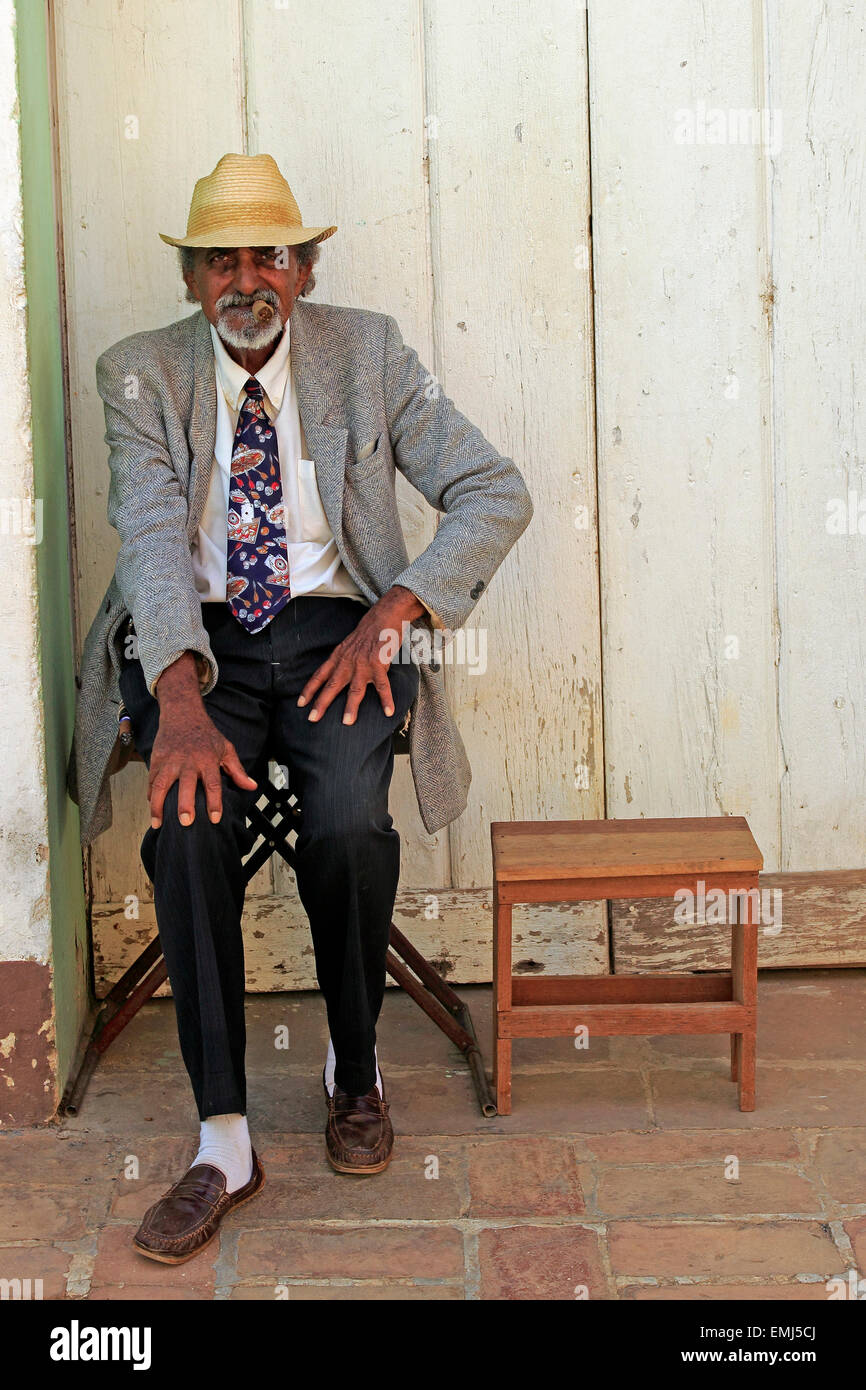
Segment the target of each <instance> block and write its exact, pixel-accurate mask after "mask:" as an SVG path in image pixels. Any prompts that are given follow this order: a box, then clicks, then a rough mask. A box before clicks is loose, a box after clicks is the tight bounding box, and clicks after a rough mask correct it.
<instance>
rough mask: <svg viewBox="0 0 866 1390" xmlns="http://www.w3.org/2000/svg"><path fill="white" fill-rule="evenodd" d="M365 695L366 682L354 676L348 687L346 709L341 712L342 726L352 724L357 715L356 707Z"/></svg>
mask: <svg viewBox="0 0 866 1390" xmlns="http://www.w3.org/2000/svg"><path fill="white" fill-rule="evenodd" d="M366 693H367V682H366V681H362V680H359V679H358V677H357V676H355V677H354V678H353V680H352V684H351V685H350V686H349V692H348V694H347V696H346V708H345V710H344V712H343V723H344V724H354V722H355V716H356V715H357V713H358V707H359V705H360V703H361V701H362V700H363V698H364V696H365V695H366Z"/></svg>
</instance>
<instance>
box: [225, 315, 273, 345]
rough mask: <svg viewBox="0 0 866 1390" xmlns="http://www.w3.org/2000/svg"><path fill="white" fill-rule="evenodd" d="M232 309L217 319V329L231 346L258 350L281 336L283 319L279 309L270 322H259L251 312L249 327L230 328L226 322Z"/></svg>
mask: <svg viewBox="0 0 866 1390" xmlns="http://www.w3.org/2000/svg"><path fill="white" fill-rule="evenodd" d="M227 313H231V310H224V311H223V312H222V313H221V314H220V315H219V318H218V319H217V321H216V331H217V333H218V334H219V335H220V337H221V338H222V340H223V342H224V343H228V345H229V347H233V348H239V349H240V350H241V351H244V350H247V351H250V352H258V350H259V349H260V348H264V347H267V346H268V343H272V342H274V341H275V339H277V338H279V336H280V334H281V333H282V331H283V327H284V324H283V319H282V315H281V314H280V312H279V310H277V312H276V313H275V314H274V316H273V318H272V319H271V320H270V322H269V323H264V324H262V323H259V322H258V320H257V319H255V318H254V317H253V315H252V312H250V319H251V324H250V327H249V328H248V329H234V328H229V326H228V324H227V323H226V322H225V318H226V314H227Z"/></svg>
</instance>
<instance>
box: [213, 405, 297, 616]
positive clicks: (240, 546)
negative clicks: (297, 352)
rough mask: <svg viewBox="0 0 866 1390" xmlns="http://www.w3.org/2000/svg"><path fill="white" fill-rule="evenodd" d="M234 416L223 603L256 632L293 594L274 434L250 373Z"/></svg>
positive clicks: (278, 456) (275, 436)
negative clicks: (242, 400)
mask: <svg viewBox="0 0 866 1390" xmlns="http://www.w3.org/2000/svg"><path fill="white" fill-rule="evenodd" d="M244 389H245V391H246V397H245V399H244V402H243V404H242V406H241V412H240V415H239V416H238V426H237V429H236V431H235V441H234V447H233V449H232V472H231V483H230V487H229V511H228V549H227V552H226V569H227V576H226V601H227V602H228V605H229V607H230V608H231V610H232V612H233V613H234V615H235V617H236V618H237V620H238V622H239V623H240V624H241V625H242V626H243V627H245V628H246V630H247V632H261V630H262V628H264V627H267V625H268V623H269V622H270V621H271V619H272V618H273V617H275V616H276V614H277V613H278V612H279V611H280V609H281V608H282V607H284V605H285V604H286V603H288V601H289V599H290V598H291V596H292V591H291V588H290V586H289V558H288V548H287V545H286V514H285V507H284V504H283V485H282V480H281V478H280V455H279V450H278V448H277V432H276V430H275V429H274V426H273V425H272V424H271V422H270V420H269V419H268V416H267V413H266V411H265V406H264V393H263V391H262V388H261V386H260V385H259V383H258V382H257V381H255V380H254V379H253V378H252V377H250V378H249V380H248V381H247V384H246V387H245V388H244Z"/></svg>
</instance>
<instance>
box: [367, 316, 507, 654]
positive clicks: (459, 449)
mask: <svg viewBox="0 0 866 1390" xmlns="http://www.w3.org/2000/svg"><path fill="white" fill-rule="evenodd" d="M385 317H386V336H385V364H384V391H385V409H386V414H387V418H388V427H389V434H390V439H391V445H392V448H393V450H394V458H395V463H396V466H397V467H398V468H399V469H400V472H401V473H403V474H404V475H405V477H406V478H408V480H409V482H410V483H411V484H412V486H413V487H415V488H417V489H418V491H419V492H421V493H422V494H423V496H424V497H426V499H427V501H428V502H429V503H430V505H431V506H432V507H435V508H436V510H437V511H438V512H441V513H444V515H443V516H442V517H441V518H440V520H439V524H438V526H437V528H436V534H435V536H434V537H433V539H432V540H431V542H430V544H429V545H428V546H427V548H426V550H424V551H422V553H421V554H420V555H419V556H418V557H417V559H415V560H413V561H412V563H411V564H410V565H408V566H407V568H406V569H404V570H402V571H401V572H400V574H398V575H397V576H396V577H395V578H394V579H393V581H392V583H394V584H400V585H402V586H403V587H404V588H407V589H411V590H412V592H413V593H414V594H416V595H417V596H418V598H419V599H420V600H421V602H422V603H423V604H424V606H425V607H426V608H428V609H430V610H432V611H433V612H434V613H435V614H437V615H438V616H439V618H440V620H441V622H442V623H443V624H444V625H445V627H447V628H451V629H456V628H460V627H462V626H463V624H464V623H465V622H466V619H467V618H468V617H469V614H470V613H471V612H472V610H473V608H474V607H475V605H476V603H477V602H478V599H479V598H480V596H481V593H482V591H483V590H484V589H485V588H486V586H487V585H488V584H489V583H490V580H491V579H492V577H493V575H494V573H495V572H496V570H497V569H498V568H499V566H500V565H501V563H502V561H503V560H504V559H505V556H506V555H507V554H508V552H509V550H510V549H511V547H512V546H513V545H514V543H515V541H516V540H517V539H518V537H519V536H520V535H521V534H522V533H523V532H524V531H525V530H526V527H527V526H528V525H529V522H530V521H531V519H532V515H533V510H534V508H533V503H532V498H531V497H530V495H529V491H528V489H527V487H526V483H525V482H524V480H523V476H522V474H521V472H520V470H519V469H518V467H517V465H516V464H515V463H514V462H513V461H512V460H511V459H510V458H505V457H504V456H503V455H502V454H500V453H499V452H498V451H497V450H496V449H494V447H493V445H492V444H490V443H489V441H488V440H487V439H485V437H484V435H483V434H482V433H481V431H480V430H479V429H477V428H476V426H475V425H473V424H471V422H470V421H469V420H467V419H466V417H465V415H462V414H461V413H460V411H459V410H457V409H456V408H455V406H454V403H453V401H451V400H450V399H449V397H448V396H446V395H445V393H444V391H443V390H442V388H441V386H440V385H439V383H438V382H437V381H436V380H435V378H434V377H433V376H432V375H431V373H430V372H428V371H427V369H426V368H425V367H424V366H423V364H422V363H421V362H420V361H419V359H418V354H417V353H416V352H415V350H414V348H411V347H408V346H407V345H406V344H405V343H404V342H403V338H402V335H401V333H400V329H399V327H398V325H397V321H396V319H394V318H393V317H392V316H391V315H390V314H388V315H386V316H385Z"/></svg>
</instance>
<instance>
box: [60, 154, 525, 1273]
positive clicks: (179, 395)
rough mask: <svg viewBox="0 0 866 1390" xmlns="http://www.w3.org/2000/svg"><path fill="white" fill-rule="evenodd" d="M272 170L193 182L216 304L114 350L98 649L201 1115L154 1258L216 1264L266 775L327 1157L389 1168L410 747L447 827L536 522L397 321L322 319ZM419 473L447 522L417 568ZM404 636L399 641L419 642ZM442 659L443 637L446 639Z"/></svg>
mask: <svg viewBox="0 0 866 1390" xmlns="http://www.w3.org/2000/svg"><path fill="white" fill-rule="evenodd" d="M335 231H336V227H334V226H328V227H305V226H304V225H303V223H302V219H301V215H300V212H299V210H298V206H297V203H296V201H295V199H294V197H293V196H292V193H291V190H290V188H289V186H288V184H287V183H286V181H285V179H284V178H283V176H282V174H281V173H280V171H279V169H278V167H277V165H276V163H275V162H274V160H273V159H272V158H271V157H270V156H269V155H254V156H244V155H225V156H224V157H223V158H222V159H221V160H220V161H219V163H218V164H217V166H216V168H215V169H214V171H213V172H212V173H211V174H210V175H208V176H207V177H205V178H202V179H200V180H199V181H198V183H197V184H196V188H195V192H194V195H193V199H192V204H191V207H190V213H189V219H188V225H187V234H186V236H185V237H182V238H177V237H169V236H165V235H163V234H162V233H161V234H160V235H161V236H162V238H163V240H164V241H166V242H168V243H169V244H171V245H174V246H178V247H180V248H181V250H180V255H181V264H182V270H183V277H184V280H185V282H186V285H187V298H189V299H191V300H192V301H194V302H197V303H198V304H199V305H200V310H199V311H198V312H196V313H194V314H192V315H191V316H189V317H187V318H184V319H182V320H181V321H180V322H178V323H173V324H170V325H169V326H168V327H167V328H161V329H157V330H155V331H152V332H146V333H136V334H133V335H132V336H131V337H128V338H125V339H123V340H122V341H121V342H119V343H117V344H115V346H114V347H112V348H109V349H108V350H107V351H106V352H104V353H103V354H102V356H101V357H100V358H99V361H98V363H97V384H98V388H99V393H100V395H101V397H102V399H103V402H104V405H105V418H106V425H107V433H106V442H107V443H108V445H109V446H110V456H109V466H110V470H111V488H110V495H109V506H108V511H109V520H110V521H111V523H112V525H113V526H114V527H115V528H116V529H117V531H118V532H119V535H120V551H119V554H118V557H117V563H116V568H115V577H114V579H113V580H112V583H111V585H110V586H109V589H108V592H107V594H106V595H105V599H104V601H103V604H102V605H101V608H100V613H99V615H98V617H97V619H96V621H95V622H94V624H93V626H92V627H91V629H90V632H89V634H88V637H87V641H86V644H85V651H84V657H83V661H82V672H81V679H80V682H79V684H80V693H79V699H78V708H77V713H76V731H75V745H74V748H73V754H72V758H71V762H70V789H71V791H72V793H73V795H74V796H75V799H76V800H77V801H78V803H79V805H80V807H81V818H82V841H83V843H84V844H88V843H90V841H91V840H92V839H93V838H94V837H95V836H96V835H98V834H99V833H101V831H102V830H104V829H105V827H106V826H107V825H108V824H110V821H111V801H110V791H109V785H108V784H109V777H110V775H111V773H112V772H113V771H115V770H116V769H117V768H118V767H119V766H121V765H122V763H123V760H124V752H123V750H122V748H121V746H120V742H119V741H118V732H117V731H118V715H120V717H121V728H123V727H124V725H123V722H122V721H123V719H124V718H126V719H128V720H129V722H130V724H131V730H132V734H133V737H134V745H135V748H136V749H137V751H138V753H139V754H140V756H141V757H142V758H143V759H144V761H145V762H146V763H147V765H148V770H149V781H148V797H149V803H150V817H151V824H150V829H149V830H148V831H147V833H146V835H145V837H144V840H143V842H142V846H141V856H142V861H143V863H144V866H145V868H146V870H147V873H148V876H149V878H150V879H151V881H152V883H153V891H154V903H155V911H156V917H157V923H158V927H159V936H160V942H161V946H162V950H163V953H164V956H165V960H166V964H167V966H168V972H169V979H170V983H171V987H172V993H173V996H174V1001H175V1008H176V1014H177V1024H178V1034H179V1039H180V1047H181V1052H182V1055H183V1059H184V1063H185V1065H186V1068H187V1071H188V1073H189V1077H190V1081H191V1083H192V1088H193V1092H194V1095H195V1100H196V1104H197V1107H198V1113H199V1120H200V1136H199V1150H198V1153H197V1154H196V1156H195V1158H194V1159H193V1162H192V1165H191V1167H190V1168H189V1170H188V1171H187V1172H186V1173H185V1174H184V1176H183V1177H182V1178H181V1179H180V1181H179V1182H177V1183H176V1184H175V1185H174V1186H173V1187H172V1188H171V1189H170V1190H169V1191H168V1192H167V1193H166V1195H165V1196H164V1197H163V1198H162V1199H161V1200H160V1201H158V1202H157V1203H156V1204H155V1205H154V1206H152V1207H151V1208H150V1210H149V1211H148V1212H147V1213H146V1214H145V1216H144V1219H143V1221H142V1224H141V1227H140V1228H139V1230H138V1232H137V1233H136V1236H135V1240H134V1244H135V1246H136V1248H137V1249H138V1250H139V1251H140V1252H141V1253H142V1254H144V1255H147V1256H149V1257H151V1258H153V1259H157V1260H162V1261H165V1262H167V1263H180V1262H182V1261H184V1260H187V1259H190V1258H192V1256H194V1255H195V1254H197V1253H198V1251H200V1250H201V1249H203V1248H204V1246H205V1245H207V1244H208V1243H209V1242H210V1240H212V1239H213V1237H214V1236H215V1235H216V1233H217V1231H218V1228H219V1225H220V1222H221V1220H222V1218H223V1217H224V1215H225V1214H226V1212H228V1211H230V1210H231V1209H232V1208H234V1207H236V1206H237V1205H239V1203H241V1202H242V1201H246V1200H248V1199H249V1198H250V1197H252V1196H254V1195H255V1193H256V1192H257V1191H258V1190H259V1188H260V1187H261V1185H262V1183H263V1181H264V1176H263V1173H262V1168H261V1164H260V1163H259V1161H258V1157H257V1155H256V1153H255V1150H254V1149H253V1148H252V1145H251V1142H250V1135H249V1130H248V1128H247V1120H246V1109H247V1096H246V1078H245V1071H244V1055H245V1026H244V962H243V945H242V938H241V913H242V909H243V903H244V879H243V872H242V859H243V857H244V856H245V854H246V853H247V852H248V850H249V849H250V848H251V839H250V833H249V831H248V830H247V828H246V813H247V810H248V808H249V806H250V803H251V801H254V800H255V798H256V795H257V783H258V780H259V778H261V777H262V775H263V774H264V773H265V771H266V768H267V763H268V760H269V759H270V758H275V759H276V760H277V761H278V762H281V763H283V764H285V765H286V766H287V767H288V769H289V774H290V781H291V784H292V787H293V788H294V789H295V790H297V792H298V795H299V799H300V802H301V805H302V807H303V819H302V827H301V830H300V833H299V837H298V841H297V845H296V855H297V885H298V894H299V896H300V899H301V902H302V903H303V906H304V909H305V911H306V913H307V915H308V917H309V921H310V927H311V932H312V939H313V946H314V951H315V960H316V973H317V977H318V980H319V984H320V987H321V990H322V993H323V995H324V998H325V1005H326V1010H327V1017H328V1024H329V1028H330V1037H331V1043H330V1045H329V1049H328V1059H327V1061H326V1064H325V1070H324V1074H323V1081H324V1090H325V1097H326V1103H327V1110H328V1115H327V1124H326V1151H327V1155H328V1158H329V1160H330V1162H331V1164H332V1166H333V1167H334V1168H335V1169H336V1170H337V1171H338V1172H341V1173H350V1174H356V1175H369V1174H372V1173H378V1172H381V1171H382V1170H383V1169H384V1168H385V1167H386V1165H387V1163H388V1161H389V1159H390V1156H391V1149H392V1144H393V1129H392V1126H391V1121H390V1117H389V1102H388V1101H387V1100H386V1091H385V1086H384V1083H383V1081H382V1076H381V1072H380V1070H379V1067H378V1059H377V1054H376V1021H377V1018H378V1015H379V1011H380V1008H381V1004H382V999H383V996H384V988H385V954H386V950H387V945H388V935H389V928H390V922H391V917H392V912H393V907H394V900H395V895H396V890H397V882H398V878H399V869H400V840H399V836H398V833H397V831H396V830H395V829H394V828H393V822H392V819H391V816H390V815H389V812H388V792H389V786H390V781H391V775H392V770H393V758H394V745H393V736H394V734H395V732H396V731H398V730H399V729H401V728H403V727H405V725H406V723H407V721H409V720H410V718H411V722H410V723H409V735H410V759H411V766H412V774H413V779H414V784H415V788H416V793H417V796H418V801H419V807H420V810H421V815H422V819H423V821H424V825H425V827H426V829H427V830H428V831H429V832H431V833H432V832H434V831H436V830H438V829H440V828H441V827H443V826H444V825H447V824H448V823H449V822H450V821H452V820H453V819H454V818H455V817H456V816H458V815H460V813H461V812H462V810H463V809H464V807H465V805H466V794H467V789H468V786H469V780H470V776H471V773H470V769H469V764H468V761H467V758H466V753H465V749H464V747H463V744H462V742H461V740H460V736H459V733H458V732H457V729H456V727H455V725H454V722H453V719H452V717H451V714H450V711H449V709H448V705H447V702H446V699H445V693H444V687H443V682H442V674H441V670H440V663H438V662H436V661H435V654H434V657H433V658H431V656H430V654H429V650H428V651H427V653H426V655H425V656H422V657H421V658H420V659H419V658H418V657H417V652H418V647H419V644H418V642H417V641H416V639H417V638H418V637H419V636H424V635H426V636H427V637H428V638H429V637H430V636H431V633H432V630H433V629H436V628H442V629H445V630H446V631H449V630H452V629H454V628H458V627H460V626H462V625H463V624H464V623H465V621H466V619H467V617H468V616H469V614H470V613H471V611H472V609H473V607H474V606H475V604H476V602H477V600H478V598H479V596H480V595H481V593H482V591H483V590H484V588H485V585H487V584H489V582H490V579H491V577H492V575H493V574H494V572H495V570H496V569H497V568H498V566H499V565H500V564H501V562H502V560H503V559H504V558H505V556H506V554H507V553H508V551H509V550H510V548H511V546H512V545H513V544H514V543H515V541H516V540H517V538H518V537H519V536H520V534H521V532H522V531H523V530H524V529H525V527H526V526H527V525H528V523H529V520H530V518H531V516H532V510H533V508H532V502H531V500H530V497H529V494H528V492H527V489H526V486H525V484H524V481H523V479H522V477H521V474H520V472H519V471H518V469H517V468H516V466H515V464H514V463H513V462H512V461H511V460H510V459H507V458H504V457H503V456H502V455H501V454H499V453H498V452H497V451H496V449H494V448H493V446H492V445H491V444H489V443H488V442H487V440H486V439H485V438H484V436H483V435H482V434H481V433H480V431H479V430H478V429H476V428H475V427H474V426H473V425H472V424H470V422H469V421H468V420H467V419H466V418H465V417H464V416H463V415H461V414H460V413H459V411H457V410H456V409H455V407H454V405H453V404H452V402H451V401H450V400H449V399H448V397H447V396H445V395H444V393H443V392H442V391H441V390H440V389H439V387H438V385H437V383H436V382H435V381H434V379H433V378H432V377H431V375H430V374H429V373H428V372H427V371H426V370H425V369H424V367H423V366H422V365H421V363H420V362H419V360H418V356H417V354H416V353H415V352H414V351H413V349H412V348H410V347H408V346H406V345H405V344H404V343H403V340H402V337H401V335H400V331H399V328H398V326H397V323H396V322H395V320H394V319H393V318H392V317H391V316H390V315H388V314H381V313H374V312H371V311H367V310H362V309H351V308H347V307H343V306H339V305H331V304H311V303H305V302H304V296H305V295H306V294H307V293H308V292H309V290H310V289H311V288H312V285H313V275H312V267H313V263H314V261H315V259H316V257H317V256H318V243H319V242H321V241H322V240H324V239H325V238H326V237H329V236H331V235H332V234H333V232H335ZM395 468H399V469H400V471H401V472H402V473H403V474H404V475H405V476H406V477H407V478H408V479H409V481H410V482H411V483H412V484H413V485H414V486H415V487H416V488H418V490H419V491H420V492H421V493H423V495H424V497H425V498H426V499H427V501H428V502H430V503H431V504H432V506H434V507H435V508H436V509H437V511H439V512H440V513H443V518H442V520H441V522H440V524H439V527H438V529H437V531H436V535H435V537H434V539H433V540H432V541H431V543H430V545H429V546H428V547H427V548H426V550H425V551H424V552H423V553H422V554H421V555H420V556H419V557H418V558H417V559H416V560H414V561H412V562H411V563H410V561H409V557H408V553H407V551H406V546H405V542H404V538H403V534H402V530H401V527H400V521H399V515H398V510H397V504H396V497H395V490H394V477H395ZM395 635H396V636H395ZM427 645H428V648H429V645H430V643H429V642H428V644H427Z"/></svg>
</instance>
